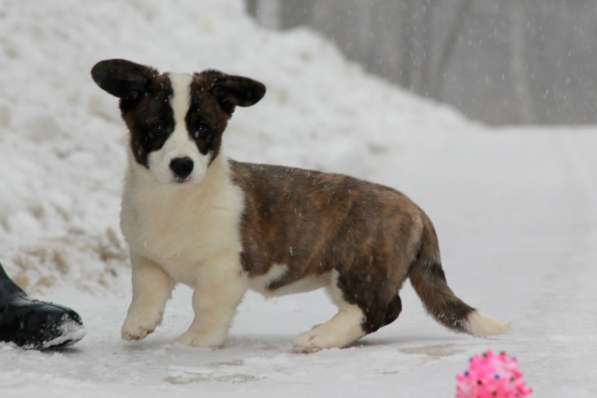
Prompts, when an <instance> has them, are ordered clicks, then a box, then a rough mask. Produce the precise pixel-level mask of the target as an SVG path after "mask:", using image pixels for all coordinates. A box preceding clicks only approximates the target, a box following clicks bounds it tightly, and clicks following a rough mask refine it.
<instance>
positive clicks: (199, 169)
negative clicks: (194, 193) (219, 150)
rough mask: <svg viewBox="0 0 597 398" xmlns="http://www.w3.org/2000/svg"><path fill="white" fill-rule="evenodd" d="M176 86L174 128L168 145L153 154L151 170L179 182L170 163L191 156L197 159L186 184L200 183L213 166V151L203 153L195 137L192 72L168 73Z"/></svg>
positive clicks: (164, 179) (158, 176) (172, 103)
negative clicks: (190, 119)
mask: <svg viewBox="0 0 597 398" xmlns="http://www.w3.org/2000/svg"><path fill="white" fill-rule="evenodd" d="M168 77H169V78H170V83H171V85H172V96H171V97H170V107H171V108H172V112H173V116H174V131H172V133H171V134H170V136H169V137H168V139H167V140H166V142H165V143H164V146H162V148H160V149H159V150H157V151H153V152H151V153H150V154H149V158H148V163H149V170H150V171H151V173H152V174H153V175H154V176H155V178H156V179H157V180H158V181H160V182H162V183H175V182H177V179H176V176H175V175H174V173H173V171H172V169H171V168H170V164H171V162H172V161H173V160H174V159H181V158H188V159H190V160H191V161H192V162H193V171H192V173H191V174H190V175H189V176H188V177H187V178H186V179H185V180H184V183H185V184H189V183H199V182H201V180H202V179H203V177H204V176H205V174H206V172H207V167H208V166H209V153H208V154H207V155H203V154H202V153H201V152H199V148H197V145H196V144H195V142H194V141H193V140H192V139H191V136H190V134H189V131H188V130H187V124H186V122H185V116H186V115H187V112H188V110H189V107H190V104H191V82H192V81H193V76H192V75H190V74H178V73H170V74H169V75H168Z"/></svg>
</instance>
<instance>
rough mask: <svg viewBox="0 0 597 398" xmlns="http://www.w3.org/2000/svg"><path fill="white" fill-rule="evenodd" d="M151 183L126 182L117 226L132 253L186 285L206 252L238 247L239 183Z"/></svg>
mask: <svg viewBox="0 0 597 398" xmlns="http://www.w3.org/2000/svg"><path fill="white" fill-rule="evenodd" d="M152 185H153V186H148V184H139V183H138V182H132V181H130V180H129V181H128V182H127V184H126V186H125V191H124V195H123V203H122V214H121V227H122V231H123V234H124V236H125V237H126V239H127V242H128V244H129V246H130V250H131V251H132V252H133V253H136V254H138V255H141V256H143V257H146V258H148V259H150V260H153V261H155V262H156V263H158V264H160V265H161V266H162V268H164V269H165V270H166V272H168V273H169V274H170V275H171V276H172V277H173V278H174V280H175V281H177V282H180V283H186V284H190V283H192V281H193V278H194V275H196V272H195V270H196V269H197V267H201V266H202V265H204V264H205V263H207V262H208V260H209V259H210V258H211V257H215V256H217V255H218V254H220V253H222V252H232V253H240V252H241V250H242V245H241V236H240V220H241V216H242V212H243V203H244V201H243V199H244V198H243V194H242V191H241V190H240V188H238V187H237V186H235V185H234V184H232V183H231V182H230V181H229V180H226V179H220V180H218V181H210V180H207V181H206V182H205V185H203V186H202V185H198V186H195V187H188V188H186V187H185V188H179V187H170V186H166V187H164V186H160V185H159V184H152ZM239 266H240V263H239Z"/></svg>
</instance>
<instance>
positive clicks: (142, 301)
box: [122, 254, 174, 340]
mask: <svg viewBox="0 0 597 398" xmlns="http://www.w3.org/2000/svg"><path fill="white" fill-rule="evenodd" d="M131 262H132V272H133V300H132V302H131V305H130V307H129V310H128V314H127V316H126V320H125V321H124V325H123V326H122V338H123V339H124V340H140V339H143V338H144V337H145V336H147V335H148V334H150V333H152V332H153V331H154V330H155V328H156V327H157V326H158V325H159V324H160V323H161V322H162V316H163V314H164V307H165V306H166V302H167V301H168V299H169V298H170V294H171V293H172V289H173V288H174V281H173V280H172V278H171V277H170V276H169V275H168V274H166V272H164V270H163V269H162V268H161V267H160V266H159V265H158V264H156V263H154V262H153V261H150V260H148V259H146V258H144V257H141V256H137V255H135V254H131Z"/></svg>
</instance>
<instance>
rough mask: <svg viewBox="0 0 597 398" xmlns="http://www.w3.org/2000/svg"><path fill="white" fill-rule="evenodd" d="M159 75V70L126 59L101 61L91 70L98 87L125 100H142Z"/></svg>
mask: <svg viewBox="0 0 597 398" xmlns="http://www.w3.org/2000/svg"><path fill="white" fill-rule="evenodd" d="M157 75H158V71H157V70H155V69H153V68H150V67H149V66H145V65H140V64H136V63H134V62H131V61H127V60H125V59H107V60H105V61H100V62H98V63H97V64H95V66H94V67H93V68H92V69H91V76H92V77H93V80H94V81H95V82H96V83H97V85H98V86H100V87H101V88H102V89H104V90H105V91H107V92H108V93H110V94H112V95H114V96H116V97H118V98H121V99H125V100H135V99H138V98H140V97H141V96H142V95H143V94H144V93H145V91H146V90H147V86H148V85H149V82H150V81H151V79H153V78H154V77H156V76H157Z"/></svg>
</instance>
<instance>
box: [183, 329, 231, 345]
mask: <svg viewBox="0 0 597 398" xmlns="http://www.w3.org/2000/svg"><path fill="white" fill-rule="evenodd" d="M225 339H226V336H225V335H224V336H223V335H221V334H218V333H201V332H196V331H192V330H187V331H186V332H185V333H184V334H183V335H181V336H180V337H178V338H177V339H176V341H177V342H178V343H180V344H184V345H188V346H191V347H204V348H218V347H221V346H222V345H224V340H225Z"/></svg>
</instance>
